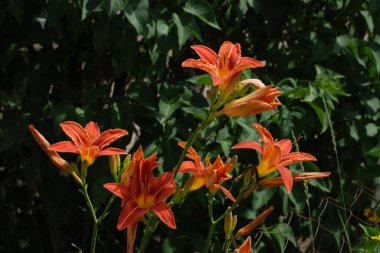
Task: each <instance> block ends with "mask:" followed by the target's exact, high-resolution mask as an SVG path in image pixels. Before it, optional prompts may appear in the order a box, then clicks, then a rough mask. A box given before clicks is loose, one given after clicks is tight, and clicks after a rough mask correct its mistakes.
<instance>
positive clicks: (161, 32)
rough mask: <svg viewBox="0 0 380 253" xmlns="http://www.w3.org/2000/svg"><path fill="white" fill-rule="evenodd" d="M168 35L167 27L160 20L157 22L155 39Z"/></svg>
mask: <svg viewBox="0 0 380 253" xmlns="http://www.w3.org/2000/svg"><path fill="white" fill-rule="evenodd" d="M168 33H169V26H168V25H167V24H166V22H165V21H164V20H162V19H159V20H157V22H156V34H157V38H159V37H161V36H166V35H168Z"/></svg>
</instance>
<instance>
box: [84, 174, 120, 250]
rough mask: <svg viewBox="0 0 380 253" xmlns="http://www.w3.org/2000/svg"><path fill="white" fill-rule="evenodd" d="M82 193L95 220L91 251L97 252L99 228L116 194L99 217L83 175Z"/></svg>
mask: <svg viewBox="0 0 380 253" xmlns="http://www.w3.org/2000/svg"><path fill="white" fill-rule="evenodd" d="M82 181H83V184H82V190H81V192H82V194H83V196H84V198H85V200H86V203H87V207H88V209H89V210H90V213H91V217H92V220H93V221H94V226H93V228H92V236H91V251H90V252H91V253H95V248H96V241H97V239H98V230H99V225H100V223H101V222H102V221H103V219H104V218H105V217H106V216H107V214H108V210H109V209H110V207H111V205H112V203H113V201H114V200H115V197H116V196H115V195H112V196H111V197H110V199H109V200H108V203H107V206H106V207H105V208H104V210H103V212H102V214H101V215H100V216H99V218H98V217H97V216H96V212H95V208H94V206H93V205H92V202H91V199H90V197H89V195H88V192H87V189H88V185H87V183H86V179H85V178H84V177H82Z"/></svg>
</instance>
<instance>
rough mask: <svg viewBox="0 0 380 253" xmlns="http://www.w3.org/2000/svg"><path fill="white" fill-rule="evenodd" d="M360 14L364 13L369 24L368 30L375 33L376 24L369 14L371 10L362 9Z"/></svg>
mask: <svg viewBox="0 0 380 253" xmlns="http://www.w3.org/2000/svg"><path fill="white" fill-rule="evenodd" d="M360 14H362V16H363V18H364V20H365V22H366V24H367V27H368V30H369V32H370V33H373V28H374V27H375V26H374V24H373V19H372V16H371V15H370V14H369V12H368V11H367V10H362V11H360Z"/></svg>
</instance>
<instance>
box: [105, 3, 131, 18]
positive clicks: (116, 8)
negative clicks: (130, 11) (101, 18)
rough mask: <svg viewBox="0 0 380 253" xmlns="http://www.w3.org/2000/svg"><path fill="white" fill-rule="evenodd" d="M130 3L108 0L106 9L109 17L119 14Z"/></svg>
mask: <svg viewBox="0 0 380 253" xmlns="http://www.w3.org/2000/svg"><path fill="white" fill-rule="evenodd" d="M126 2H128V1H127V0H107V2H106V8H107V10H108V16H110V17H111V16H113V15H115V14H118V13H119V12H120V11H122V10H123V9H124V6H125V4H126Z"/></svg>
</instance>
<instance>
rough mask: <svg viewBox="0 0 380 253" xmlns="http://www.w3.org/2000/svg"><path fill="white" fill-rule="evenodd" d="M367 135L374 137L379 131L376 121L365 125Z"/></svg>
mask: <svg viewBox="0 0 380 253" xmlns="http://www.w3.org/2000/svg"><path fill="white" fill-rule="evenodd" d="M365 130H366V133H367V136H369V137H373V136H375V135H376V134H377V132H378V127H377V126H376V125H375V124H374V123H369V124H367V125H366V126H365Z"/></svg>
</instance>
